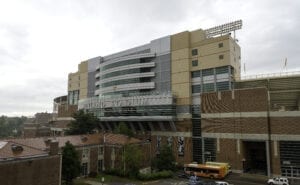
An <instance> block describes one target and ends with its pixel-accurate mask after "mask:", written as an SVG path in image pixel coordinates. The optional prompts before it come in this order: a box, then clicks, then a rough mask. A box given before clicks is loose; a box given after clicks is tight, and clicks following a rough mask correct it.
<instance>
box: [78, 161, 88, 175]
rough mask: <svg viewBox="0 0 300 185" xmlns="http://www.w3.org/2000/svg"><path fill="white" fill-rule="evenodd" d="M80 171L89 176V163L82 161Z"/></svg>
mask: <svg viewBox="0 0 300 185" xmlns="http://www.w3.org/2000/svg"><path fill="white" fill-rule="evenodd" d="M80 171H81V175H82V176H87V175H88V163H82V164H81V169H80Z"/></svg>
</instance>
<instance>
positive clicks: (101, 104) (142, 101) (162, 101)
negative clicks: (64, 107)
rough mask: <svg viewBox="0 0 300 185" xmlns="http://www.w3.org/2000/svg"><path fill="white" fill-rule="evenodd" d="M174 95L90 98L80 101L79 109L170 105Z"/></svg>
mask: <svg viewBox="0 0 300 185" xmlns="http://www.w3.org/2000/svg"><path fill="white" fill-rule="evenodd" d="M172 103H173V96H172V95H150V96H133V97H121V98H96V97H93V98H88V99H84V100H79V103H78V108H79V109H101V108H108V107H136V106H148V105H170V104H172Z"/></svg>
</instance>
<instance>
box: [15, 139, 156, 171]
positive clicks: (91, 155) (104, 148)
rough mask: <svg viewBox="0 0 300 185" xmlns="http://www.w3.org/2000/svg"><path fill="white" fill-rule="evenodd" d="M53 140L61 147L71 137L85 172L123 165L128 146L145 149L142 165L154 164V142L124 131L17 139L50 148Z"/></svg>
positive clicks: (43, 148)
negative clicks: (151, 145)
mask: <svg viewBox="0 0 300 185" xmlns="http://www.w3.org/2000/svg"><path fill="white" fill-rule="evenodd" d="M52 140H56V141H57V142H58V147H59V148H60V149H61V148H62V147H63V146H65V143H66V142H67V141H69V142H70V143H71V144H72V145H74V146H75V148H76V150H77V151H78V153H79V158H80V162H81V175H82V176H86V175H88V174H89V173H91V172H101V171H104V170H108V169H123V168H124V163H123V156H124V146H125V145H127V144H134V145H137V146H138V147H140V148H141V149H142V151H143V152H144V153H143V154H144V155H143V160H142V161H143V162H142V167H149V166H150V160H149V159H150V155H151V154H150V150H151V148H150V143H149V142H144V141H142V140H139V139H136V138H129V137H127V136H125V135H120V134H110V133H106V134H92V135H74V136H64V137H45V138H26V139H13V140H12V141H13V142H15V143H18V144H22V145H26V146H30V147H32V148H37V149H39V150H42V151H46V150H47V149H48V148H49V146H50V143H51V141H52Z"/></svg>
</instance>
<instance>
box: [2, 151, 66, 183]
mask: <svg viewBox="0 0 300 185" xmlns="http://www.w3.org/2000/svg"><path fill="white" fill-rule="evenodd" d="M59 173H60V156H58V155H56V156H50V157H42V158H35V159H34V158H33V159H31V160H19V161H13V162H1V163H0V174H1V175H0V182H1V184H3V185H58V184H59V177H60V174H59Z"/></svg>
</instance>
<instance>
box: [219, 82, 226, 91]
mask: <svg viewBox="0 0 300 185" xmlns="http://www.w3.org/2000/svg"><path fill="white" fill-rule="evenodd" d="M217 90H218V91H224V90H229V82H228V81H226V82H217Z"/></svg>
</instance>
